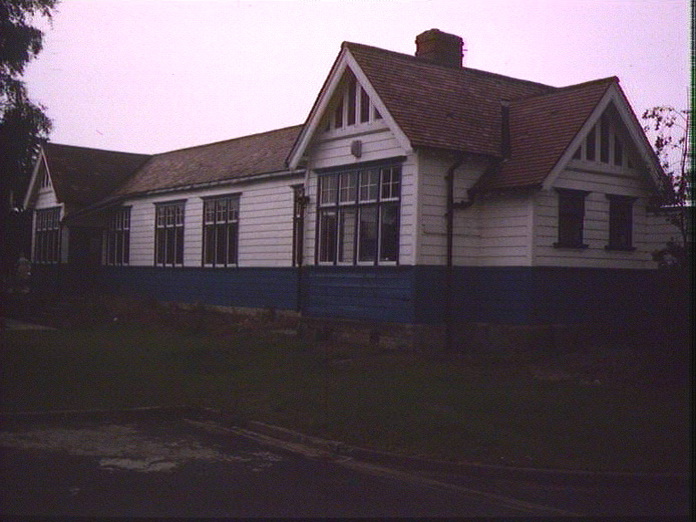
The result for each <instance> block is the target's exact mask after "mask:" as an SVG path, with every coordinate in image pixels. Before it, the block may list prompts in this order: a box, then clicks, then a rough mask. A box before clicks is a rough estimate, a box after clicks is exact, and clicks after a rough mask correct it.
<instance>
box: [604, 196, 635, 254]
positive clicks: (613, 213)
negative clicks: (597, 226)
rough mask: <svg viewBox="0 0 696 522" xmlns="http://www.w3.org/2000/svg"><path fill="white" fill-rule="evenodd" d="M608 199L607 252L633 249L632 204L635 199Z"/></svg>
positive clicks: (614, 197)
mask: <svg viewBox="0 0 696 522" xmlns="http://www.w3.org/2000/svg"><path fill="white" fill-rule="evenodd" d="M607 198H608V199H609V244H608V245H607V249H609V250H632V249H633V202H634V201H635V198H631V197H627V196H613V195H607Z"/></svg>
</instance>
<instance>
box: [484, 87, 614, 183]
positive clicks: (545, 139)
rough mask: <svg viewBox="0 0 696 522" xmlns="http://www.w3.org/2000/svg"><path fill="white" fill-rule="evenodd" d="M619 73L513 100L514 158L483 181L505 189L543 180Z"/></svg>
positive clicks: (511, 157) (511, 121) (512, 134)
mask: <svg viewBox="0 0 696 522" xmlns="http://www.w3.org/2000/svg"><path fill="white" fill-rule="evenodd" d="M617 82H618V79H617V78H616V77H611V78H605V79H602V80H595V81H592V82H587V83H582V84H578V85H572V86H569V87H564V88H561V89H557V90H555V91H554V92H551V93H549V94H543V95H540V96H533V97H530V98H525V99H521V100H516V101H512V102H511V103H510V159H509V160H507V161H505V162H504V163H503V166H502V168H501V169H498V170H497V171H493V172H491V173H490V175H489V176H487V177H486V178H485V179H481V180H480V182H479V184H478V185H479V188H485V189H501V188H510V187H526V186H537V185H541V183H543V181H544V179H546V176H548V174H549V173H550V172H551V170H552V169H553V168H554V166H555V165H556V163H558V160H559V159H560V157H561V155H562V154H563V153H564V152H565V151H566V150H567V148H568V146H569V145H570V142H571V141H572V140H573V138H574V137H575V136H576V135H577V133H578V132H579V131H580V129H581V128H582V126H583V125H584V123H585V122H586V121H587V119H588V118H589V116H590V114H591V113H592V111H593V110H594V108H595V107H596V106H597V104H598V103H599V101H600V100H601V99H602V97H603V96H604V94H605V93H606V91H607V89H608V88H609V86H610V85H612V84H614V83H617Z"/></svg>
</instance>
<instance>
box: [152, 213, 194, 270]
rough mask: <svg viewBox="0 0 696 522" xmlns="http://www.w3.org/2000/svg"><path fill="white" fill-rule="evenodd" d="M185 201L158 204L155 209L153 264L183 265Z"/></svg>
mask: <svg viewBox="0 0 696 522" xmlns="http://www.w3.org/2000/svg"><path fill="white" fill-rule="evenodd" d="M185 203H186V202H185V201H174V202H170V203H159V204H157V206H156V207H155V264H156V265H158V266H183V264H184V205H185Z"/></svg>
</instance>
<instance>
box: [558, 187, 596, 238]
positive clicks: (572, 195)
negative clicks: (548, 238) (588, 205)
mask: <svg viewBox="0 0 696 522" xmlns="http://www.w3.org/2000/svg"><path fill="white" fill-rule="evenodd" d="M556 192H557V194H558V198H557V200H558V221H557V228H558V234H557V237H558V241H557V242H555V243H554V244H553V246H554V247H555V248H587V247H588V245H587V244H586V243H585V242H584V229H585V199H586V198H587V195H588V194H589V192H586V191H584V190H572V189H559V188H557V189H556Z"/></svg>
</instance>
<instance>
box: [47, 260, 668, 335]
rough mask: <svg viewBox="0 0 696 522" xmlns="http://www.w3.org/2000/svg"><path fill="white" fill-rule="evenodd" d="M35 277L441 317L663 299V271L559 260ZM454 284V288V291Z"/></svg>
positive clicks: (236, 302) (533, 320)
mask: <svg viewBox="0 0 696 522" xmlns="http://www.w3.org/2000/svg"><path fill="white" fill-rule="evenodd" d="M34 273H35V277H36V280H35V281H34V283H35V286H36V287H41V286H43V287H45V288H49V289H54V290H55V289H57V288H59V287H60V289H62V290H63V291H65V290H66V289H67V290H70V291H72V292H73V293H74V292H75V289H76V288H77V287H79V284H78V283H79V282H80V281H83V280H84V281H83V282H85V283H87V282H89V285H90V286H91V287H92V288H94V289H97V290H99V291H102V292H108V293H113V294H120V295H136V296H142V297H144V296H149V297H153V298H155V299H158V300H163V301H182V302H189V303H193V302H200V303H204V304H211V305H222V306H233V307H251V308H274V309H277V310H298V311H301V312H302V314H303V315H305V316H307V317H317V318H341V319H355V320H363V321H375V322H395V323H403V324H425V325H438V324H443V323H444V321H445V316H446V309H447V302H448V300H449V301H450V302H451V305H452V316H453V319H454V320H455V321H456V322H458V323H468V322H480V323H494V324H513V325H515V324H519V325H525V324H527V325H533V324H580V323H585V322H596V321H601V322H606V321H622V322H623V321H635V320H640V318H642V317H649V316H650V314H651V311H652V310H654V307H655V306H658V302H659V293H660V292H659V291H660V288H661V284H660V277H661V273H660V272H659V271H656V270H605V269H580V268H555V267H454V268H453V269H452V272H451V274H448V272H447V269H446V268H445V267H441V266H398V267H322V266H319V267H315V266H308V267H303V268H302V269H301V270H300V269H297V268H292V267H287V268H230V269H208V268H176V269H175V268H157V267H102V268H101V270H100V271H99V273H98V274H97V275H93V276H91V277H90V278H84V277H82V278H81V273H80V272H79V271H77V270H74V269H71V268H70V266H69V265H67V266H66V265H61V266H60V267H57V266H53V267H36V268H35V270H34ZM448 288H449V289H451V294H449V295H448Z"/></svg>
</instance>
